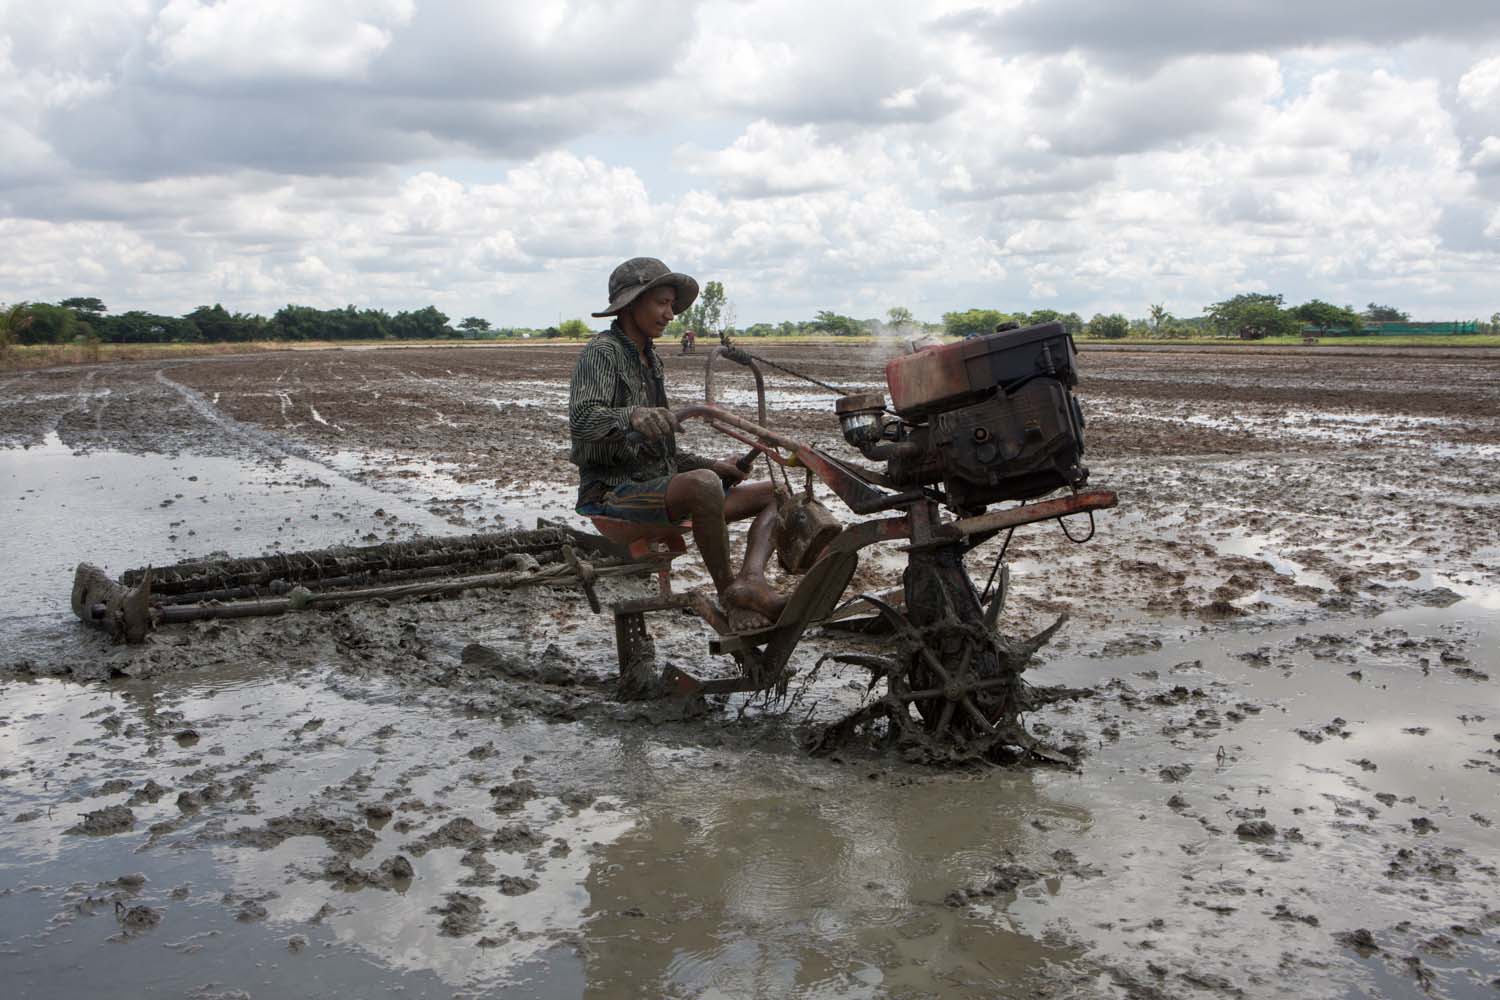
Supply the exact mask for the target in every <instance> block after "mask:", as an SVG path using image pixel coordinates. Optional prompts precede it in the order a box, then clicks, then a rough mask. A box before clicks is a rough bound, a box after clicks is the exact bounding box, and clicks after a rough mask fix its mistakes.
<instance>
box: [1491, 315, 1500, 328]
mask: <svg viewBox="0 0 1500 1000" xmlns="http://www.w3.org/2000/svg"><path fill="white" fill-rule="evenodd" d="M1490 333H1500V312H1497V313H1491V314H1490Z"/></svg>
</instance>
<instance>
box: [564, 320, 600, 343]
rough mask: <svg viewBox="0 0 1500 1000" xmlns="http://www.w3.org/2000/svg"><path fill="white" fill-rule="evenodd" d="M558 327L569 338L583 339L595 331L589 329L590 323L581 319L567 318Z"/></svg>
mask: <svg viewBox="0 0 1500 1000" xmlns="http://www.w3.org/2000/svg"><path fill="white" fill-rule="evenodd" d="M557 329H558V333H559V334H561V335H562V336H564V337H567V338H568V339H569V340H582V339H583V338H584V337H587V336H590V335H591V334H592V333H593V331H592V330H590V329H589V325H588V323H586V322H584V321H583V320H581V319H565V320H563V321H562V325H560V326H559V327H558V328H557Z"/></svg>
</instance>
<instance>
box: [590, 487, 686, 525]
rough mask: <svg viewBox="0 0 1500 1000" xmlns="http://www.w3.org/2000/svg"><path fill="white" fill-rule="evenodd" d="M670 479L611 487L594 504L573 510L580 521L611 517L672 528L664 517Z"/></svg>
mask: <svg viewBox="0 0 1500 1000" xmlns="http://www.w3.org/2000/svg"><path fill="white" fill-rule="evenodd" d="M671 481H672V477H671V476H662V477H661V478H660V479H647V480H645V481H644V482H639V483H621V484H620V485H618V486H614V487H611V488H610V490H609V492H607V493H605V494H604V496H603V497H602V498H600V499H598V500H588V501H584V502H582V503H580V504H579V505H578V506H577V507H576V508H575V509H576V510H577V511H578V513H580V514H582V515H583V516H584V517H613V518H615V519H616V520H620V521H633V522H634V523H636V524H672V523H673V521H672V519H671V518H670V517H668V516H667V484H668V483H670V482H671Z"/></svg>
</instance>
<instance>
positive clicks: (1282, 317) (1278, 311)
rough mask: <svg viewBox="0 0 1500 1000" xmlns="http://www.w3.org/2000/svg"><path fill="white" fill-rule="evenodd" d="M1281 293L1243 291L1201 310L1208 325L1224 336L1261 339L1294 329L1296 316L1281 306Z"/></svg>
mask: <svg viewBox="0 0 1500 1000" xmlns="http://www.w3.org/2000/svg"><path fill="white" fill-rule="evenodd" d="M1281 303H1282V297H1281V296H1280V295H1265V294H1262V293H1258V292H1243V293H1241V294H1239V295H1236V296H1235V297H1234V298H1232V299H1225V300H1224V301H1223V302H1215V303H1214V304H1213V305H1211V306H1209V307H1208V308H1207V309H1206V310H1204V311H1205V312H1206V313H1207V314H1208V319H1209V323H1210V325H1211V326H1212V327H1213V329H1214V330H1215V331H1216V332H1217V333H1218V334H1219V335H1220V336H1223V337H1238V338H1240V339H1241V340H1260V339H1261V338H1263V337H1284V336H1291V335H1293V334H1295V333H1297V331H1298V329H1299V328H1300V326H1301V323H1300V322H1299V321H1298V319H1297V318H1296V317H1295V316H1293V315H1292V314H1291V313H1289V312H1287V311H1286V310H1285V309H1283V308H1282V307H1281Z"/></svg>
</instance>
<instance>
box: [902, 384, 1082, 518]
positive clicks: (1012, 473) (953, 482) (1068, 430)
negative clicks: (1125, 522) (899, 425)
mask: <svg viewBox="0 0 1500 1000" xmlns="http://www.w3.org/2000/svg"><path fill="white" fill-rule="evenodd" d="M911 440H912V442H913V443H915V444H919V445H921V446H922V447H921V457H920V458H909V457H908V458H897V459H893V460H892V461H891V463H890V466H889V474H890V476H891V478H892V479H893V480H894V481H895V482H896V483H897V484H898V485H900V486H903V487H911V486H916V485H922V484H930V483H936V482H942V483H943V488H944V490H945V491H946V492H947V494H948V502H949V504H951V505H953V506H955V507H982V506H984V505H985V504H990V503H999V502H1000V501H1003V500H1029V499H1031V498H1033V497H1039V496H1042V495H1043V494H1046V493H1050V492H1052V491H1053V490H1056V489H1062V488H1065V487H1071V488H1073V489H1078V488H1080V487H1082V486H1083V485H1084V484H1085V483H1087V482H1088V476H1089V472H1088V469H1087V468H1085V467H1084V465H1083V461H1082V460H1083V414H1082V412H1081V411H1080V410H1079V408H1078V401H1077V400H1076V399H1075V398H1074V396H1073V394H1072V393H1071V392H1070V391H1068V387H1067V386H1066V385H1064V384H1063V383H1062V382H1059V381H1058V380H1057V379H1053V378H1033V379H1031V380H1029V381H1027V382H1025V383H1024V384H1022V385H1021V386H1020V388H1018V389H1017V390H1016V391H1015V392H1013V393H1010V394H1009V395H1007V394H1005V393H997V394H996V395H994V396H992V397H991V398H989V399H986V400H984V401H982V402H979V403H975V404H972V405H970V406H965V407H962V408H960V409H956V410H951V411H949V412H946V413H938V414H934V415H933V416H932V417H931V418H930V419H929V421H928V423H927V424H926V425H925V426H920V427H917V428H915V429H914V431H913V433H912V436H911Z"/></svg>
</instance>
